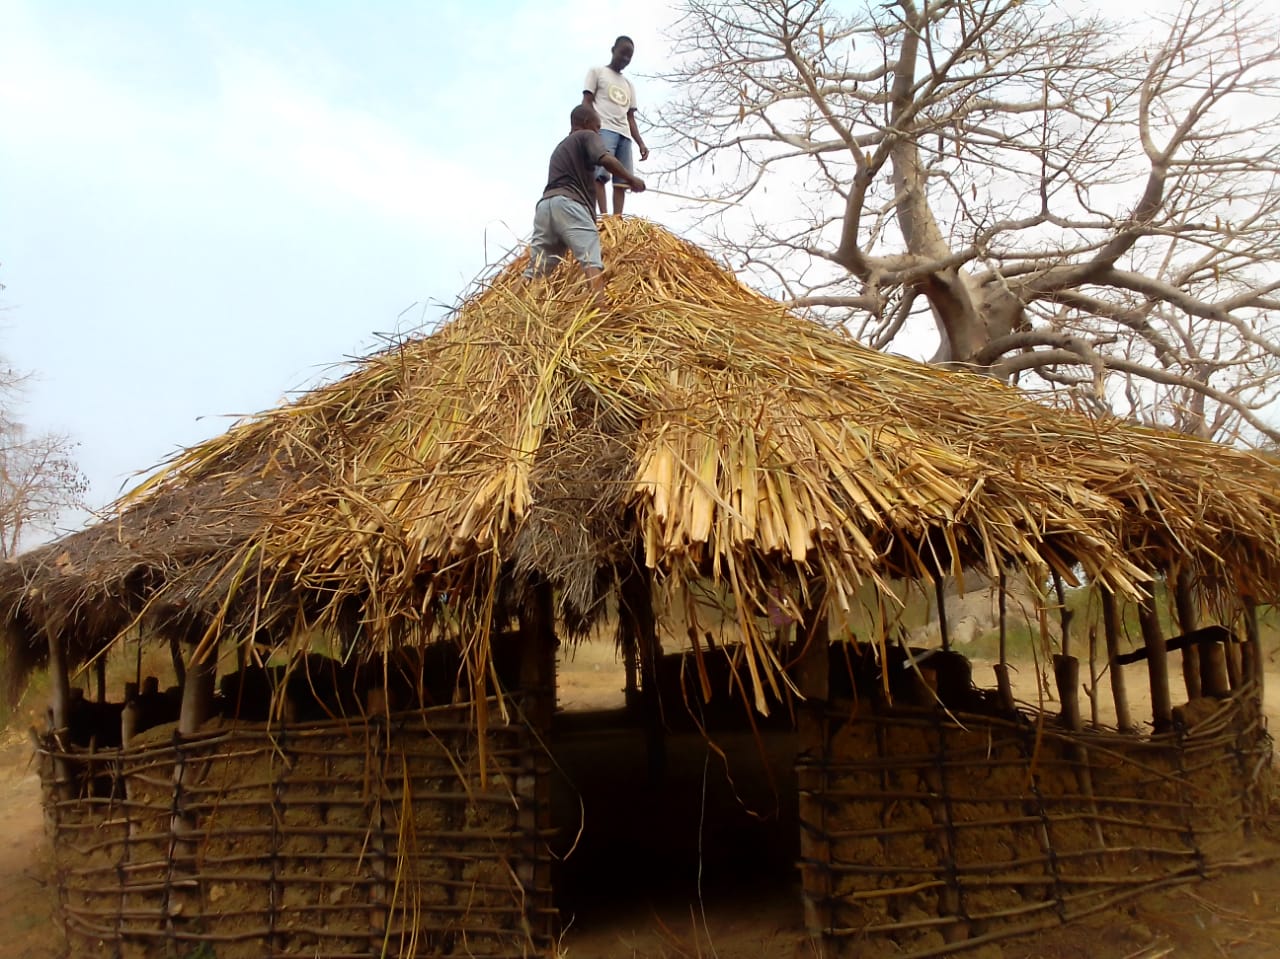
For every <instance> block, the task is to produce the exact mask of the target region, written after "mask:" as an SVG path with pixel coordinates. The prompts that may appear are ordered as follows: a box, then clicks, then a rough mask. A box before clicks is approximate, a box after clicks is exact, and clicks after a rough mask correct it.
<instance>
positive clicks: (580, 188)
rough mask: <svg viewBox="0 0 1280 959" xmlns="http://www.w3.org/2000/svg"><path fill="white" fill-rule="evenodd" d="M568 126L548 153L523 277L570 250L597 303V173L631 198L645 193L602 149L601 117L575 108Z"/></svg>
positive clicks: (600, 281)
mask: <svg viewBox="0 0 1280 959" xmlns="http://www.w3.org/2000/svg"><path fill="white" fill-rule="evenodd" d="M569 125H570V127H571V130H570V132H569V135H568V136H567V137H565V138H564V139H563V140H561V141H560V145H559V146H557V147H556V148H555V150H554V151H552V153H551V165H550V168H549V169H548V171H547V188H546V189H545V190H543V191H542V199H541V200H539V201H538V206H537V208H536V210H535V212H534V214H533V239H532V240H530V241H529V268H528V269H527V270H525V273H524V275H525V276H526V277H529V278H531V277H534V276H538V275H541V274H543V273H547V272H550V271H551V270H553V269H555V268H556V266H557V265H558V264H559V262H560V260H561V259H562V258H563V257H564V253H565V250H566V249H569V250H572V251H573V255H574V257H575V258H576V259H577V261H578V262H579V263H581V264H582V269H583V272H585V273H586V274H587V279H588V280H589V281H590V283H591V288H592V289H593V290H594V291H595V294H596V297H597V299H602V298H603V296H604V277H603V276H602V275H601V274H602V272H603V270H604V262H603V260H602V259H601V257H600V231H599V230H597V229H596V215H595V214H596V173H595V171H596V168H597V167H604V168H605V169H606V170H608V171H609V172H610V173H612V174H613V176H614V178H615V180H623V181H625V182H626V183H627V184H628V185H629V186H630V187H631V189H632V190H634V191H635V192H636V193H643V192H644V181H643V180H641V179H638V178H637V177H635V176H633V175H632V174H631V173H629V172H628V171H627V168H626V167H625V166H623V165H622V164H621V163H620V162H618V159H617V157H615V156H614V155H613V154H611V153H610V152H609V150H608V148H607V147H606V146H605V145H604V141H603V140H602V139H600V117H599V116H598V115H597V114H596V111H595V110H594V109H592V108H591V107H589V106H586V105H585V104H584V105H582V106H576V107H574V108H573V112H572V113H570V114H569Z"/></svg>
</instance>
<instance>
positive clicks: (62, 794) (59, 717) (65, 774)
mask: <svg viewBox="0 0 1280 959" xmlns="http://www.w3.org/2000/svg"><path fill="white" fill-rule="evenodd" d="M49 725H50V729H49V732H50V734H51V736H50V738H51V739H52V741H53V745H54V748H55V749H57V750H58V752H59V753H65V752H66V751H67V749H68V747H69V745H70V742H71V738H70V733H71V681H70V679H69V678H68V675H67V656H66V649H65V648H64V647H63V645H62V639H61V637H58V636H50V637H49ZM53 781H54V790H55V792H56V794H57V797H58V798H59V799H70V798H72V795H73V793H74V789H73V786H74V784H73V783H72V781H71V769H70V768H69V767H68V765H67V762H66V760H65V759H61V758H58V757H56V756H55V757H54V760H53Z"/></svg>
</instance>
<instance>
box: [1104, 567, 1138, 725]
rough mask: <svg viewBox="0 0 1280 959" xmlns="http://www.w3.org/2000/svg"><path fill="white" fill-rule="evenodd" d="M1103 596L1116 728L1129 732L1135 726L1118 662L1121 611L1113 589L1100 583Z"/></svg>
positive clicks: (1122, 672)
mask: <svg viewBox="0 0 1280 959" xmlns="http://www.w3.org/2000/svg"><path fill="white" fill-rule="evenodd" d="M1098 591H1099V595H1100V596H1101V598H1102V632H1103V635H1104V636H1105V637H1106V642H1107V672H1108V674H1109V675H1110V676H1111V698H1112V700H1113V701H1114V703H1115V707H1116V728H1117V729H1119V730H1120V731H1121V732H1128V731H1129V730H1131V729H1132V728H1133V721H1132V720H1131V719H1130V717H1129V694H1128V692H1126V691H1125V688H1124V671H1123V670H1122V669H1121V667H1120V665H1119V664H1118V663H1117V662H1116V659H1117V658H1118V657H1119V656H1120V611H1119V610H1118V609H1117V608H1116V597H1115V594H1114V593H1112V592H1111V590H1109V589H1107V588H1106V587H1105V586H1102V585H1099V587H1098Z"/></svg>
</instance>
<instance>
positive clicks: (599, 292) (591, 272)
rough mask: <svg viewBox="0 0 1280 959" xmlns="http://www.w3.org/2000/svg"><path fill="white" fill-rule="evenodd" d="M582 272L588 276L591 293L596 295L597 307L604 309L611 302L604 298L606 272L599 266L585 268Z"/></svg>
mask: <svg viewBox="0 0 1280 959" xmlns="http://www.w3.org/2000/svg"><path fill="white" fill-rule="evenodd" d="M582 272H583V273H585V274H586V275H587V282H588V283H590V284H591V292H592V293H594V294H595V295H596V306H598V307H601V308H603V307H604V306H606V305H607V304H608V302H609V301H608V300H606V299H605V297H604V271H603V270H602V269H600V267H598V266H584V267H583V268H582Z"/></svg>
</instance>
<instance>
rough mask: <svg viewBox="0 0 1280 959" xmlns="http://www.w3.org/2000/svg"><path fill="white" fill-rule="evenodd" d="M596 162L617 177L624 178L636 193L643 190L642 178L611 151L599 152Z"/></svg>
mask: <svg viewBox="0 0 1280 959" xmlns="http://www.w3.org/2000/svg"><path fill="white" fill-rule="evenodd" d="M596 163H597V164H598V165H600V166H602V167H604V168H605V169H606V170H608V171H609V172H610V173H612V174H613V175H614V176H615V177H616V178H617V179H619V180H626V181H627V185H628V186H630V187H631V189H632V190H634V191H635V192H636V193H643V192H644V180H641V179H640V178H639V177H638V176H635V175H634V174H632V173H631V172H630V171H629V170H628V169H627V168H626V167H624V166H623V165H622V162H621V161H620V160H619V159H618V158H617V157H616V156H614V155H613V154H612V153H602V154H600V158H599V159H598V160H597V161H596Z"/></svg>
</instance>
